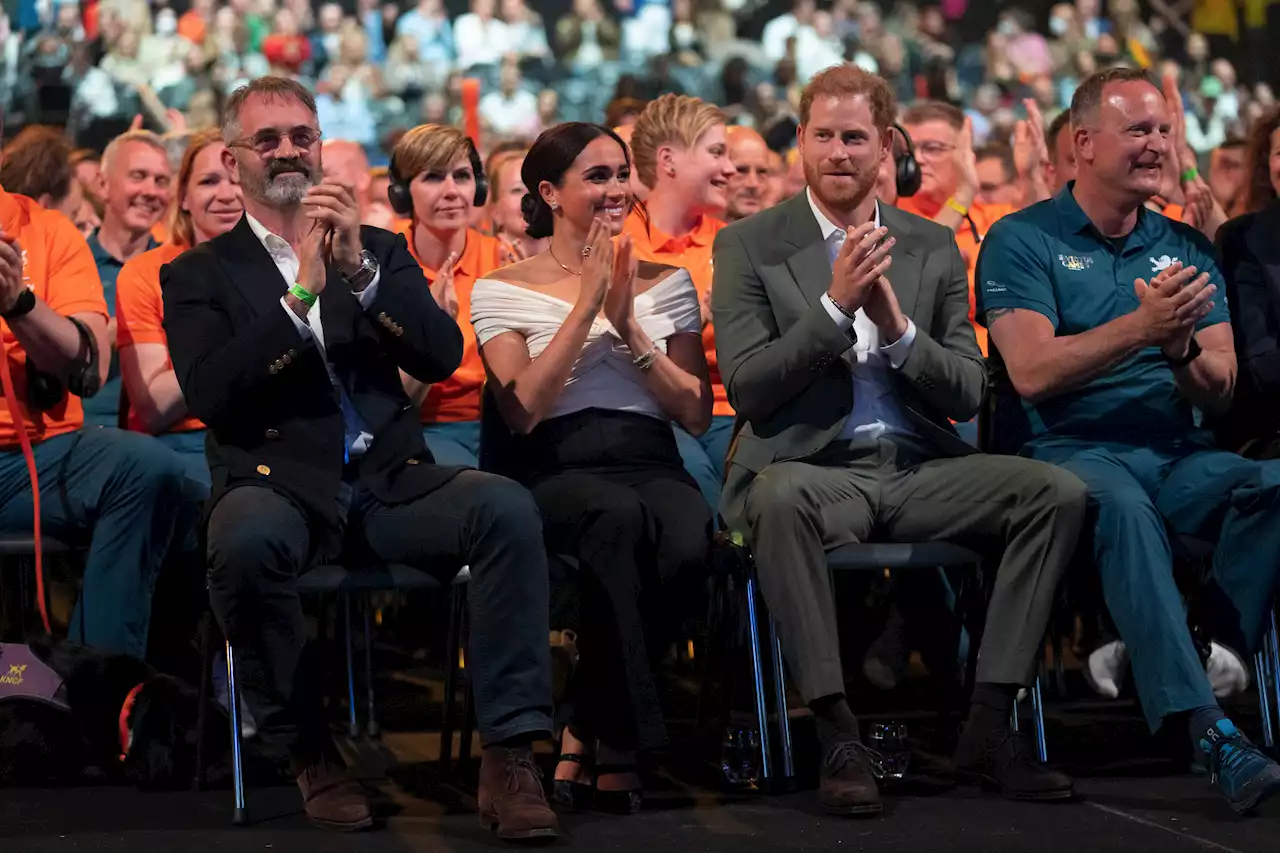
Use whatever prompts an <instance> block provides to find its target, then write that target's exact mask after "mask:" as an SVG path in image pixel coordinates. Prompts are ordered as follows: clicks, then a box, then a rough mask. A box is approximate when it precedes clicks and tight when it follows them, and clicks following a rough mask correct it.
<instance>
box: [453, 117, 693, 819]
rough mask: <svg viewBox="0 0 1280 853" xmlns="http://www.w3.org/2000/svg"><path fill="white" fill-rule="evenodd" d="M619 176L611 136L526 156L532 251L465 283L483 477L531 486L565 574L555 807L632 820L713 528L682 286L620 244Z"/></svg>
mask: <svg viewBox="0 0 1280 853" xmlns="http://www.w3.org/2000/svg"><path fill="white" fill-rule="evenodd" d="M630 169H631V162H630V158H629V155H628V153H627V148H626V146H625V145H624V144H623V142H622V140H621V139H619V138H618V137H617V135H616V134H614V133H613V132H612V131H610V130H608V129H607V128H604V127H600V126H598V125H592V124H584V123H581V122H572V123H569V124H562V125H559V126H557V127H554V128H552V129H550V130H548V131H546V132H545V133H543V134H542V135H541V136H539V137H538V139H537V141H536V142H534V144H533V147H532V148H531V149H530V150H529V152H528V153H527V154H526V156H525V160H524V165H523V166H522V167H521V177H522V179H523V180H524V185H525V187H526V188H527V189H529V190H530V192H529V193H528V194H527V195H526V196H525V197H524V199H525V200H524V215H525V218H526V219H527V220H528V223H529V228H528V234H529V236H530V237H532V238H534V239H539V240H541V239H546V238H550V242H549V244H548V246H547V249H546V251H544V252H540V253H538V254H536V255H534V256H533V257H531V258H529V259H527V260H524V261H520V262H519V263H516V264H513V265H511V266H508V267H503V268H502V269H500V270H498V271H497V272H496V273H494V274H493V276H492V277H490V278H486V279H482V280H481V281H478V282H476V286H475V289H474V291H473V292H472V295H471V321H472V323H473V324H474V325H475V331H476V339H477V340H478V341H479V343H480V348H481V356H482V358H483V360H484V364H485V367H486V369H487V372H488V376H489V387H490V388H492V389H493V395H494V400H495V401H496V406H497V409H498V413H499V416H500V417H501V419H502V420H503V421H505V423H506V425H507V427H508V428H509V431H510V435H509V438H508V442H504V443H503V446H502V447H500V448H499V447H495V449H494V450H493V451H490V450H488V449H486V454H488V453H491V452H492V453H493V454H494V456H495V461H496V463H497V464H495V465H494V466H493V467H495V468H496V469H498V472H499V473H503V474H506V475H507V476H510V477H513V478H514V479H516V480H518V481H519V482H521V483H523V484H524V485H525V486H527V487H528V488H529V489H530V490H531V491H532V492H533V496H534V499H535V500H536V501H537V504H538V508H539V510H540V511H541V513H542V518H543V526H544V535H545V537H546V542H547V547H548V549H549V550H550V551H551V552H552V553H556V554H566V555H572V556H573V557H574V558H576V560H577V562H578V566H579V572H578V594H579V596H580V605H579V610H580V613H581V617H580V621H579V625H578V635H579V638H580V644H579V649H580V659H579V664H578V668H577V671H576V672H575V674H574V677H573V680H572V682H571V683H570V685H569V687H568V691H567V695H566V698H565V700H564V701H563V702H562V703H561V707H560V709H559V720H558V722H559V723H560V724H561V725H563V727H564V728H563V731H562V734H561V741H560V752H561V756H560V761H559V764H558V766H557V767H556V771H555V782H554V786H553V787H554V796H555V798H556V799H557V800H559V801H560V802H562V803H565V804H567V805H570V806H573V807H586V806H590V807H594V808H598V809H601V810H604V811H610V812H619V813H622V814H629V813H632V812H635V811H636V810H637V809H638V808H639V807H640V803H641V798H642V785H641V780H640V776H639V771H638V766H637V761H638V758H639V755H640V754H643V753H646V752H648V751H651V750H655V749H657V748H658V747H660V746H661V745H662V744H663V743H664V741H665V727H664V725H663V720H662V711H661V708H660V706H659V704H658V692H657V686H656V684H655V679H654V674H653V671H652V669H651V663H650V658H651V653H652V652H655V651H658V650H661V649H663V648H665V639H666V637H668V636H670V634H671V627H672V624H671V622H672V620H673V619H674V617H676V616H677V615H678V614H677V613H676V612H675V610H676V608H677V607H685V606H689V603H690V602H691V601H693V600H696V596H697V592H698V590H699V589H700V588H701V587H702V586H703V584H704V582H705V565H706V556H707V551H708V547H709V544H710V540H711V511H710V509H709V507H708V506H707V505H706V502H705V501H703V499H702V497H701V495H700V494H699V493H698V489H697V486H696V484H695V483H694V481H693V479H692V478H691V477H690V476H689V474H688V473H687V472H686V471H685V470H684V467H683V465H682V464H681V460H680V451H679V448H678V447H677V446H676V441H675V436H674V435H673V434H672V430H671V423H672V422H673V421H674V422H677V423H679V424H680V425H681V426H682V427H683V428H684V429H686V430H688V431H689V432H691V433H694V434H696V433H700V432H702V431H703V430H704V429H706V426H707V422H708V421H709V419H710V415H711V389H710V383H709V380H708V378H707V368H706V360H705V358H704V356H703V351H702V341H701V338H700V337H699V333H700V331H701V326H702V322H701V317H700V314H699V310H698V295H697V291H696V290H695V289H694V286H693V282H692V281H691V280H690V279H689V274H688V273H687V272H686V271H684V270H682V269H677V268H673V267H669V266H664V265H662V264H655V263H648V262H642V261H640V260H639V258H638V257H637V256H636V253H635V251H634V244H633V240H632V238H631V237H630V236H628V235H625V234H623V235H622V236H621V237H620V238H619V239H618V241H617V246H616V249H615V245H614V242H613V239H612V238H613V237H614V236H615V235H618V234H621V232H622V230H623V224H624V222H625V220H626V216H627V212H628V208H629V207H630V205H631V193H630Z"/></svg>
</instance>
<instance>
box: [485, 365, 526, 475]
mask: <svg viewBox="0 0 1280 853" xmlns="http://www.w3.org/2000/svg"><path fill="white" fill-rule="evenodd" d="M517 459H518V454H517V453H516V449H515V436H514V435H512V433H511V428H510V427H508V426H507V422H506V421H505V420H503V418H502V410H501V409H499V408H498V400H497V398H496V397H495V396H494V394H493V389H492V387H491V386H490V384H489V383H488V382H486V383H485V384H484V391H483V392H481V395H480V470H481V471H488V472H490V473H492V474H503V475H510V474H511V473H512V472H513V471H514V470H515V468H516V462H517Z"/></svg>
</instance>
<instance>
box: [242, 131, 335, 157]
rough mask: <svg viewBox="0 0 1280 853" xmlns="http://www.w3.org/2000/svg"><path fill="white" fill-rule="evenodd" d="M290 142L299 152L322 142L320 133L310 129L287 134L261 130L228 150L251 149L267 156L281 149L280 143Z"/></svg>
mask: <svg viewBox="0 0 1280 853" xmlns="http://www.w3.org/2000/svg"><path fill="white" fill-rule="evenodd" d="M285 139H288V140H289V144H290V145H292V146H293V147H294V148H296V149H297V150H299V151H306V150H309V149H310V148H311V147H312V146H314V145H316V144H317V143H318V142H319V141H320V131H318V130H315V129H313V128H310V127H295V128H294V129H293V130H290V131H288V132H286V133H281V132H280V131H278V130H260V131H258V132H257V133H255V134H254V135H253V136H249V137H246V138H244V139H237V140H236V141H235V142H232V143H230V144H229V145H228V146H227V147H228V148H249V149H252V150H254V151H256V152H258V153H259V154H261V155H263V156H266V155H267V154H271V153H273V152H274V151H275V150H276V149H278V148H279V147H280V143H281V142H282V141H283V140H285Z"/></svg>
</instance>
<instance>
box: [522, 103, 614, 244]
mask: <svg viewBox="0 0 1280 853" xmlns="http://www.w3.org/2000/svg"><path fill="white" fill-rule="evenodd" d="M602 136H607V137H609V138H610V139H612V140H613V141H614V142H616V143H618V147H619V148H621V149H622V154H623V156H624V157H626V158H627V165H628V166H630V165H631V152H630V150H628V148H627V144H626V143H625V142H623V141H622V137H620V136H618V134H616V133H614V132H613V131H612V130H610V129H609V128H607V127H603V126H601V125H598V124H588V123H587V122H585V121H570V122H565V123H564V124H557V125H556V126H555V127H551V128H548V129H546V130H544V131H543V132H542V134H541V135H540V136H539V137H538V138H537V139H535V140H534V142H533V147H532V148H530V149H529V153H528V154H525V155H524V165H523V166H521V167H520V180H522V181H524V186H525V189H526V190H528V192H526V193H525V196H524V198H523V199H521V201H520V212H521V213H523V214H524V221H525V223H526V228H525V233H526V234H528V235H529V236H530V237H531V238H533V239H535V240H540V239H542V238H543V237H550V236H551V230H552V225H553V222H554V220H553V219H552V216H551V208H550V207H549V206H548V205H547V203H546V202H545V201H543V199H542V194H541V193H539V192H538V185H539V184H541V183H542V182H543V181H546V182H547V183H550V184H552V185H554V186H557V187H558V186H560V185H561V183H562V182H563V181H564V173H565V172H567V171H569V167H570V166H572V165H573V161H574V160H577V159H578V155H579V154H581V153H582V149H584V148H586V147H587V146H588V145H590V144H591V143H592V142H594V141H595V140H597V139H599V138H600V137H602Z"/></svg>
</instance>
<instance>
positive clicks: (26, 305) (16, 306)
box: [0, 287, 36, 320]
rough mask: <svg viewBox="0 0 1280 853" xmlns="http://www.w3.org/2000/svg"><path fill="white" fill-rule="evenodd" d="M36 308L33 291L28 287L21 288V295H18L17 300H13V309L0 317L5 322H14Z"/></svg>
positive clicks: (0, 314)
mask: <svg viewBox="0 0 1280 853" xmlns="http://www.w3.org/2000/svg"><path fill="white" fill-rule="evenodd" d="M35 307H36V294H35V291H34V290H32V289H31V288H29V287H24V288H22V293H20V294H18V298H17V299H16V300H14V303H13V307H12V308H10V309H9V310H8V311H5V312H4V313H0V317H3V318H4V319H6V320H16V319H18V318H19V317H22V316H24V315H26V314H30V313H31V312H32V310H34V309H35Z"/></svg>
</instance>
